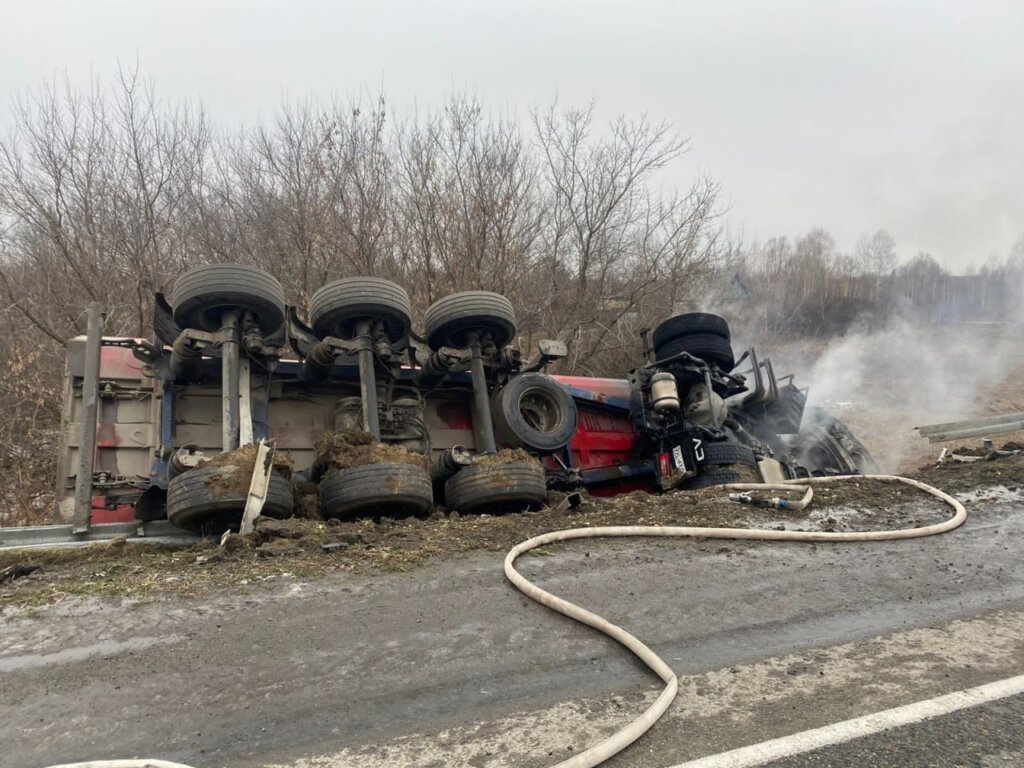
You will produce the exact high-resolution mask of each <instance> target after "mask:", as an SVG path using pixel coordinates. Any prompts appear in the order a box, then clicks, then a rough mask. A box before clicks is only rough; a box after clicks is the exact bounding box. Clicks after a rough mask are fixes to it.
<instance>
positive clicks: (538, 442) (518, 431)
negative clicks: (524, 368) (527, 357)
mask: <svg viewBox="0 0 1024 768" xmlns="http://www.w3.org/2000/svg"><path fill="white" fill-rule="evenodd" d="M491 415H492V417H493V419H494V430H495V432H496V433H497V435H498V439H499V440H500V441H501V442H502V443H503V444H504V445H508V446H510V447H512V448H523V447H525V448H529V449H531V450H534V451H537V452H538V453H553V452H554V451H557V450H558V449H560V448H564V447H565V446H566V445H567V444H568V443H569V441H570V440H571V439H572V436H573V435H574V434H576V423H577V419H578V416H579V414H578V413H577V411H576V401H575V400H573V399H572V395H570V394H569V393H568V392H567V391H566V390H565V387H563V386H562V385H561V384H559V383H558V382H557V381H555V380H554V379H553V378H551V377H550V376H548V375H546V374H543V373H521V374H519V375H518V376H513V377H512V379H511V380H510V381H509V382H508V383H507V384H506V385H505V386H503V387H502V388H501V389H499V390H498V392H497V393H496V394H495V395H494V398H493V399H492V400H491Z"/></svg>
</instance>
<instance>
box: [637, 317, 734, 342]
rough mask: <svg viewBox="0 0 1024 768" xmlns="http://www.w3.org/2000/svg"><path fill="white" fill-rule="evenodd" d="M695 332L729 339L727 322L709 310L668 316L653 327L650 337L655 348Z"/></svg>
mask: <svg viewBox="0 0 1024 768" xmlns="http://www.w3.org/2000/svg"><path fill="white" fill-rule="evenodd" d="M695 333H709V334H711V335H712V336H719V337H721V338H723V339H725V340H726V341H729V340H730V339H731V336H730V335H729V324H728V323H727V322H726V321H725V318H724V317H721V316H719V315H713V314H711V313H710V312H688V313H686V314H683V315H676V316H675V317H670V318H669V319H668V320H666V321H665V322H663V323H662V324H661V325H659V326H658V327H657V328H655V329H654V334H653V336H652V337H651V338H652V341H653V343H654V348H655V349H657V348H658V347H661V346H664V345H665V344H667V343H668V342H670V341H672V340H673V339H678V338H679V337H680V336H690V335H692V334H695Z"/></svg>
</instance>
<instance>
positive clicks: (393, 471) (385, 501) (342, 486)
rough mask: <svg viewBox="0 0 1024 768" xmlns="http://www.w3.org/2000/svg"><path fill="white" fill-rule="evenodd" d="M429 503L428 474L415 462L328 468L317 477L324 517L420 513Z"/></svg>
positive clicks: (342, 518) (431, 490) (395, 515)
mask: <svg viewBox="0 0 1024 768" xmlns="http://www.w3.org/2000/svg"><path fill="white" fill-rule="evenodd" d="M433 503H434V492H433V488H432V487H431V483H430V475H429V474H428V473H427V470H426V469H424V468H423V467H419V466H416V465H415V464H400V463H397V462H382V463H379V464H364V465H363V466H360V467H350V468H348V469H330V470H328V471H327V474H325V475H324V476H323V478H322V479H321V480H320V511H321V514H323V516H324V517H327V518H331V517H333V518H337V519H339V520H352V519H354V518H356V517H374V518H380V517H406V516H408V515H420V514H423V513H424V512H426V511H427V510H428V509H430V506H431V505H432V504H433Z"/></svg>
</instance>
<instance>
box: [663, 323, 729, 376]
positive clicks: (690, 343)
mask: <svg viewBox="0 0 1024 768" xmlns="http://www.w3.org/2000/svg"><path fill="white" fill-rule="evenodd" d="M680 352H688V353H690V354H691V355H693V356H694V357H699V358H700V359H701V360H703V361H705V362H707V363H714V364H715V365H717V366H718V367H719V368H721V369H722V370H723V371H725V372H726V373H728V372H729V371H731V370H732V369H733V368H735V367H736V358H735V357H734V356H733V353H732V346H731V345H730V344H729V341H728V340H727V339H723V338H722V337H721V336H715V335H714V334H710V333H695V334H690V335H689V336H679V337H677V338H675V339H672V341H669V342H666V343H665V344H663V345H662V346H660V347H656V348H655V351H654V354H655V357H657V359H658V360H664V359H665V358H667V357H672V356H673V355H678V354H679V353H680Z"/></svg>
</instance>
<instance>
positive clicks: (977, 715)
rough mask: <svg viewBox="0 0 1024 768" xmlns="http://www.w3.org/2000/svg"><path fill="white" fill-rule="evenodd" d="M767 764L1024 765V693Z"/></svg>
mask: <svg viewBox="0 0 1024 768" xmlns="http://www.w3.org/2000/svg"><path fill="white" fill-rule="evenodd" d="M765 765H766V766H767V768H811V766H813V767H814V768H863V767H864V766H872V765H878V766H882V765H886V766H888V765H891V766H900V765H906V766H910V765H921V766H929V768H967V766H972V767H973V766H977V768H1019V767H1020V766H1022V765H1024V695H1021V696H1014V697H1012V698H1008V699H1003V700H1000V701H994V702H991V703H989V704H984V705H981V706H978V707H973V708H971V709H968V710H963V711H961V712H956V713H954V714H950V715H946V716H944V717H936V718H934V719H930V720H926V721H924V722H921V723H917V724H915V725H908V726H906V727H903V728H898V729H896V730H893V731H889V732H886V733H882V734H878V735H876V736H868V737H865V738H862V739H855V740H853V741H850V742H847V743H845V744H839V745H836V746H833V747H828V748H826V749H818V750H815V751H813V752H808V753H806V754H804V755H800V756H799V757H790V758H786V759H785V760H776V761H774V762H771V763H766V764H765Z"/></svg>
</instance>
